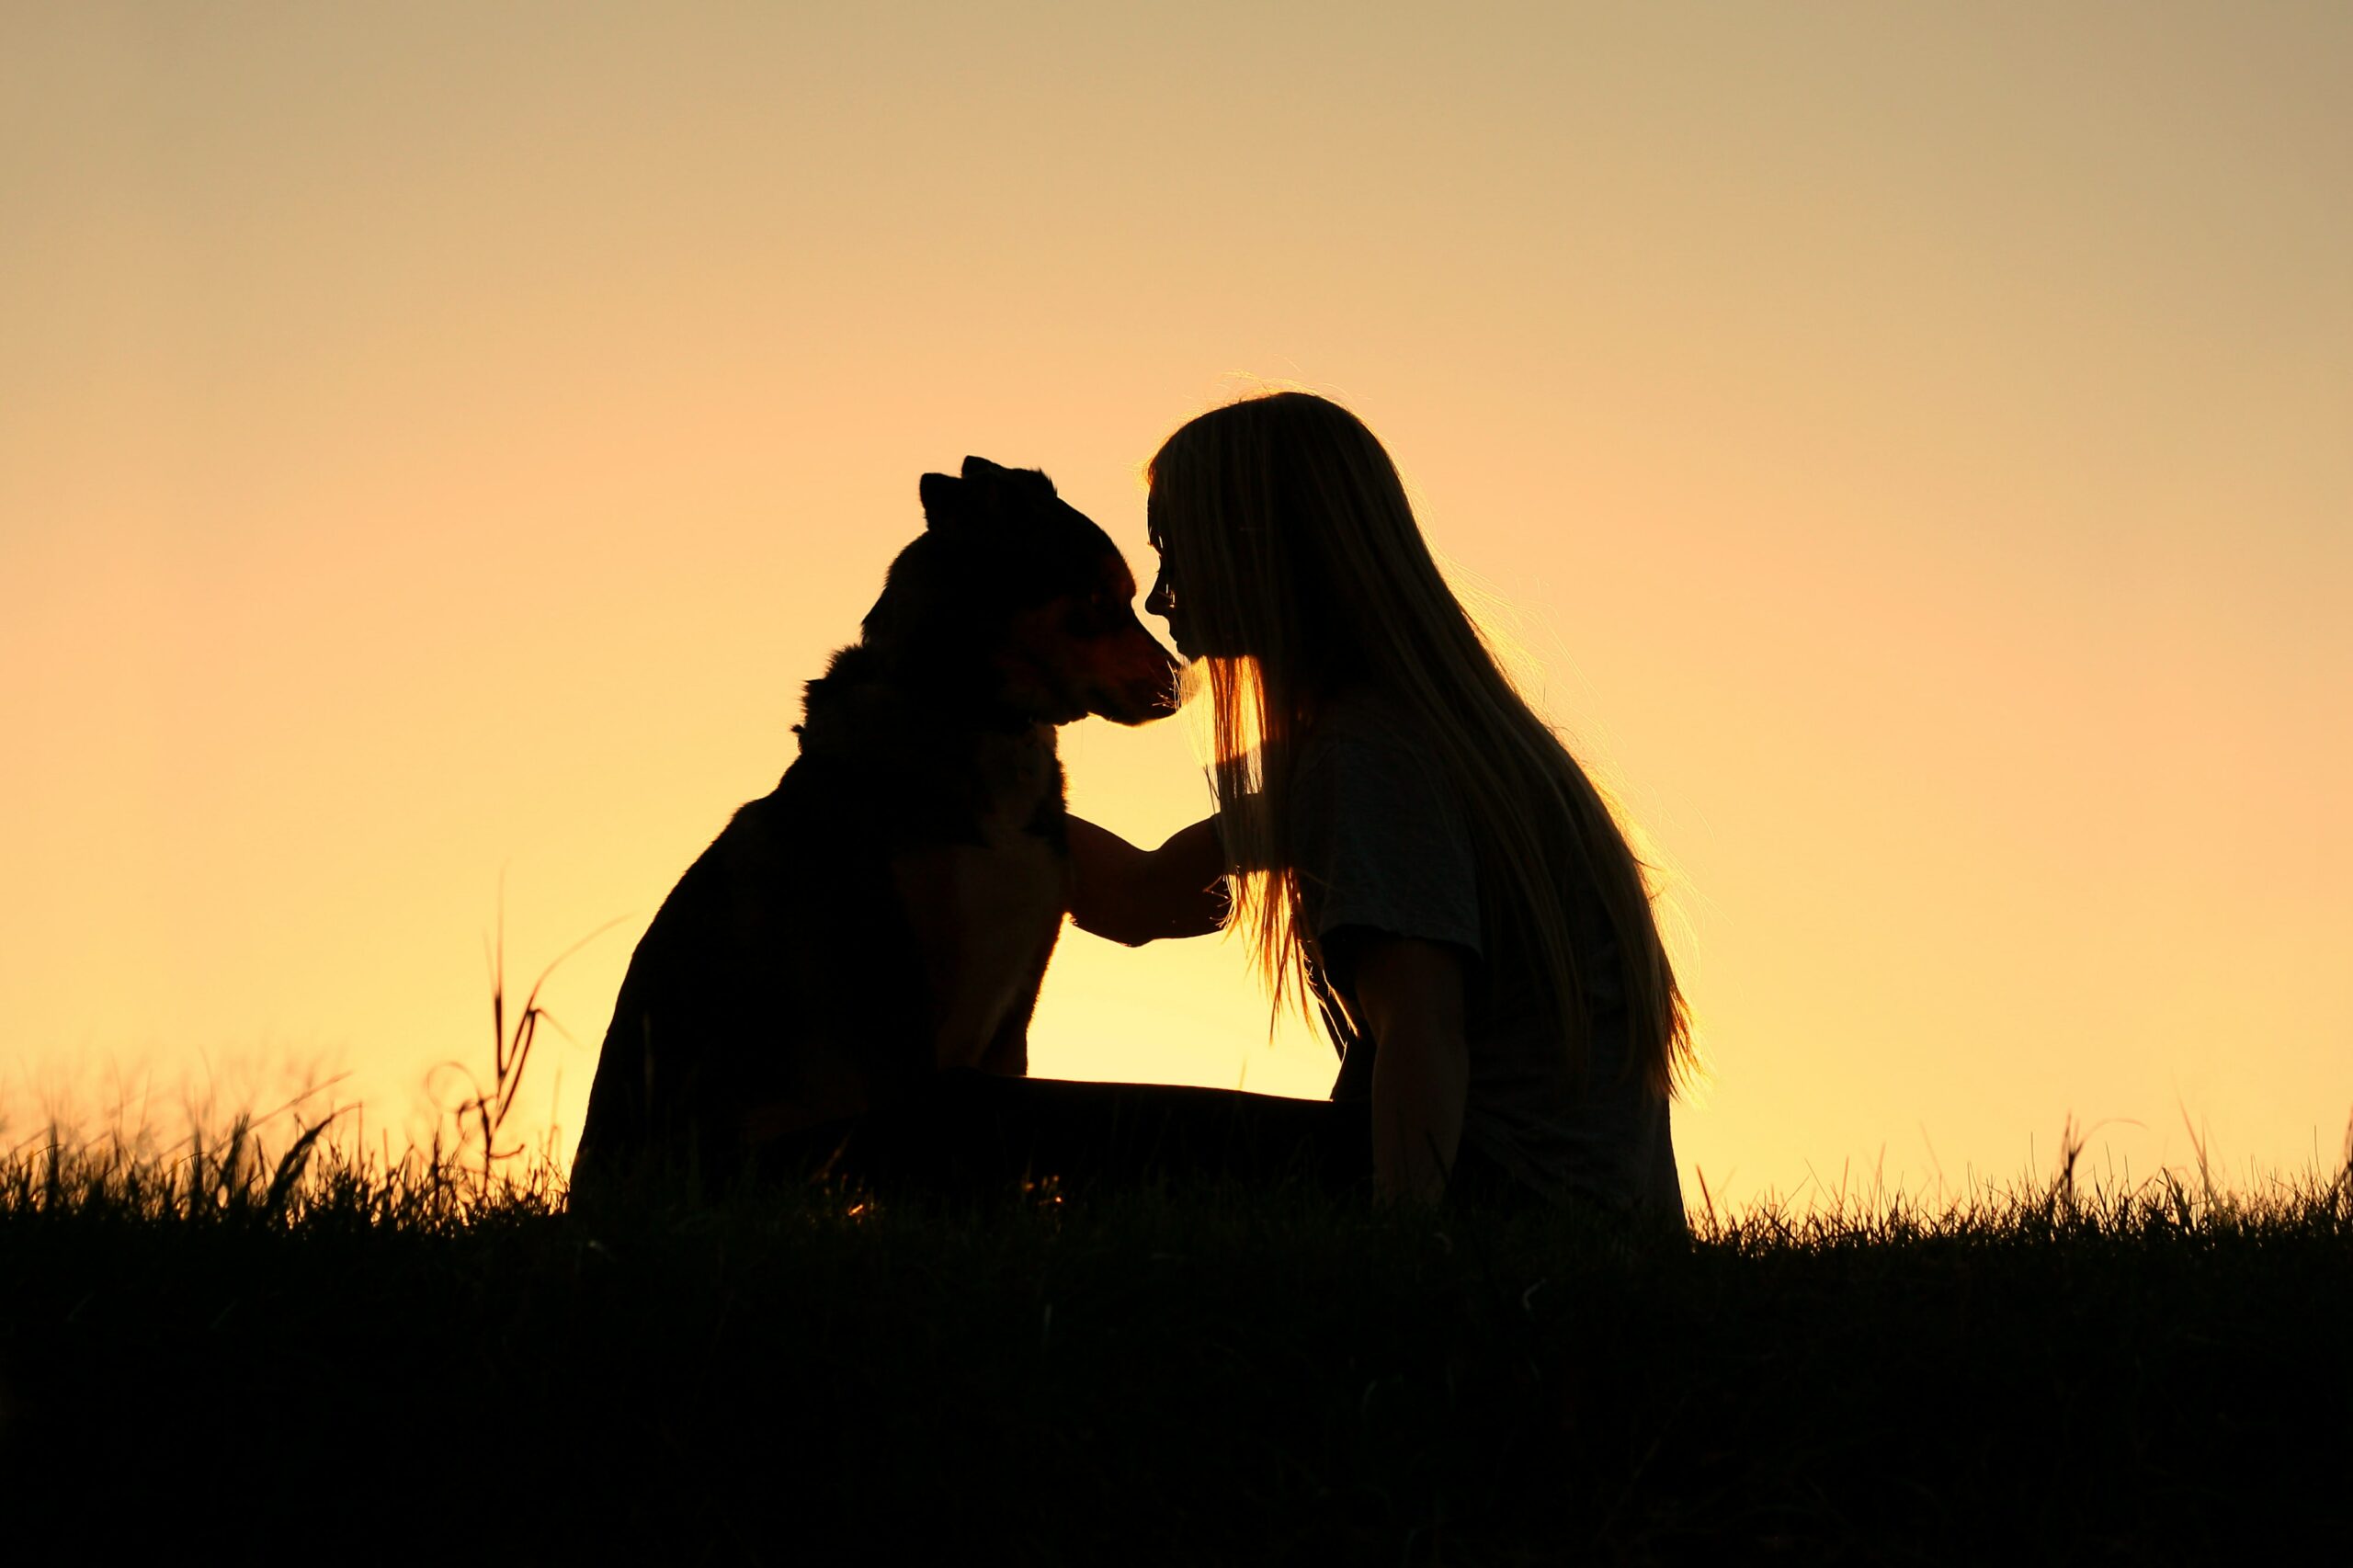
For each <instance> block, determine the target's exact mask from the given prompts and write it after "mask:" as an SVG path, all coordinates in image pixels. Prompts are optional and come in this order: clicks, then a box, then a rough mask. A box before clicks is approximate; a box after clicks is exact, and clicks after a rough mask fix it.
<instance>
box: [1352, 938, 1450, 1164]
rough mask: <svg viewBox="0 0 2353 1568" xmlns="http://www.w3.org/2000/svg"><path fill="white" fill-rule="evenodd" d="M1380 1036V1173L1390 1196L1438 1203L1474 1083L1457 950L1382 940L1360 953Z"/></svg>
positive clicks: (1360, 977) (1360, 978) (1358, 968)
mask: <svg viewBox="0 0 2353 1568" xmlns="http://www.w3.org/2000/svg"><path fill="white" fill-rule="evenodd" d="M1354 957H1355V977H1356V1001H1357V1010H1358V1012H1359V1013H1361V1014H1362V1015H1363V1018H1362V1022H1363V1024H1364V1028H1365V1032H1366V1033H1367V1034H1368V1035H1370V1037H1371V1040H1372V1044H1373V1058H1372V1179H1373V1186H1374V1188H1375V1189H1376V1190H1377V1191H1378V1192H1379V1194H1380V1196H1381V1198H1382V1199H1384V1200H1386V1201H1389V1202H1411V1203H1435V1202H1437V1201H1438V1199H1439V1198H1440V1197H1441V1196H1443V1195H1444V1193H1445V1191H1446V1177H1447V1173H1448V1172H1449V1171H1450V1170H1452V1169H1453V1168H1454V1156H1455V1153H1456V1151H1457V1150H1458V1149H1460V1148H1461V1144H1462V1104H1463V1101H1464V1099H1465V1098H1466V1097H1467V1096H1468V1095H1469V1093H1470V1087H1471V1051H1470V1047H1469V1045H1468V1044H1467V1043H1466V1041H1465V1039H1464V1036H1463V1023H1462V960H1461V958H1460V957H1459V956H1457V954H1456V953H1455V950H1454V949H1451V948H1449V947H1446V946H1443V945H1442V944H1439V943H1437V942H1424V941H1418V940H1415V939H1414V938H1411V937H1389V936H1379V937H1371V938H1370V939H1369V940H1367V941H1366V942H1365V943H1364V945H1363V947H1362V949H1360V950H1359V951H1358V953H1357V954H1355V955H1354Z"/></svg>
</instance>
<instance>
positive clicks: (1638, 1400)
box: [0, 1143, 2353, 1563]
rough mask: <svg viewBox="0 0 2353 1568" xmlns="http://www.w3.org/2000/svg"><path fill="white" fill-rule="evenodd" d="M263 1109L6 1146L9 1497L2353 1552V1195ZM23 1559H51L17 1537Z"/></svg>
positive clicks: (1004, 1523)
mask: <svg viewBox="0 0 2353 1568" xmlns="http://www.w3.org/2000/svg"><path fill="white" fill-rule="evenodd" d="M308 1153H310V1154H311V1155H313V1156H314V1157H313V1159H312V1161H311V1163H310V1164H309V1165H308V1166H307V1167H304V1168H302V1169H301V1170H299V1171H298V1170H297V1168H296V1162H287V1163H285V1164H284V1165H278V1164H276V1163H274V1162H273V1161H272V1160H270V1159H267V1158H264V1159H258V1160H257V1159H256V1158H255V1156H254V1152H253V1150H252V1149H251V1147H250V1145H245V1146H243V1147H240V1148H238V1149H235V1150H233V1151H227V1152H221V1151H216V1152H214V1153H210V1154H206V1155H203V1156H201V1157H192V1156H191V1155H190V1154H189V1153H188V1151H186V1150H182V1151H180V1152H179V1153H178V1155H177V1156H176V1159H151V1160H147V1161H143V1162H126V1161H123V1160H120V1159H119V1158H110V1157H108V1156H107V1155H105V1154H103V1153H100V1152H97V1151H85V1152H83V1153H80V1154H78V1155H74V1154H63V1153H49V1152H47V1151H44V1150H43V1149H42V1148H41V1147H40V1145H39V1144H38V1143H36V1144H35V1145H33V1146H30V1147H28V1148H26V1149H24V1150H20V1151H19V1152H18V1153H17V1154H16V1155H15V1156H13V1158H12V1159H11V1160H10V1161H9V1162H8V1163H7V1165H6V1169H5V1173H0V1400H4V1401H5V1403H4V1404H0V1421H4V1422H5V1427H0V1444H4V1445H5V1450H6V1451H5V1455H0V1460H5V1465H4V1466H0V1486H5V1488H6V1494H7V1496H6V1518H5V1528H6V1535H7V1537H8V1538H9V1539H12V1540H15V1541H16V1542H17V1543H20V1546H21V1545H27V1544H33V1543H38V1542H40V1541H41V1540H43V1539H44V1538H47V1539H49V1540H58V1541H61V1542H62V1543H63V1545H65V1546H66V1547H67V1548H68V1550H69V1551H70V1552H71V1554H72V1555H73V1556H74V1557H75V1558H76V1559H87V1560H100V1559H105V1558H110V1557H113V1556H115V1555H118V1554H119V1553H121V1552H124V1551H128V1550H131V1549H133V1548H137V1547H144V1548H146V1549H148V1550H154V1551H166V1552H169V1553H170V1554H171V1555H173V1556H175V1557H191V1558H194V1559H197V1560H207V1561H209V1560H213V1559H215V1558H220V1557H228V1556H234V1557H239V1558H244V1559H248V1560H251V1559H256V1558H259V1559H265V1560H278V1559H284V1558H291V1557H302V1558H317V1559H322V1560H328V1561H336V1560H352V1559H357V1560H363V1561H368V1560H388V1559H392V1558H401V1559H405V1560H410V1561H433V1560H438V1559H442V1558H448V1559H451V1560H467V1561H503V1562H512V1561H521V1562H538V1561H551V1560H558V1559H567V1558H568V1559H574V1560H599V1561H601V1560H605V1559H608V1558H612V1557H616V1556H627V1557H635V1558H638V1559H641V1560H651V1561H665V1562H669V1561H676V1562H737V1561H787V1560H790V1561H807V1562H837V1561H855V1560H865V1559H875V1560H896V1559H899V1558H902V1557H906V1556H909V1555H911V1554H912V1555H915V1556H916V1560H918V1561H920V1560H923V1558H926V1557H929V1558H949V1559H951V1560H955V1561H975V1562H992V1561H1022V1562H1183V1563H1222V1562H1376V1563H1388V1562H1399V1563H1415V1562H1457V1563H1485V1562H1564V1561H1582V1560H1594V1561H1601V1562H1654V1561H1754V1560H1779V1561H1791V1562H1824V1561H1866V1562H1912V1561H1926V1562H1949V1561H1964V1562H1995V1561H2010V1560H2018V1559H2023V1560H2028V1561H2035V1562H2057V1561H2069V1562H2079V1561H2084V1560H2092V1561H2119V1562H2153V1561H2225V1560H2244V1559H2249V1558H2250V1557H2252V1558H2255V1559H2260V1558H2263V1557H2267V1556H2269V1555H2272V1554H2274V1553H2276V1552H2284V1551H2291V1550H2294V1549H2296V1548H2298V1547H2300V1546H2302V1547H2309V1548H2310V1549H2312V1550H2313V1551H2316V1552H2317V1553H2318V1555H2317V1556H2316V1557H2314V1558H2313V1560H2315V1561H2343V1560H2344V1558H2345V1555H2346V1554H2347V1551H2353V1506H2349V1505H2348V1502H2347V1493H2348V1491H2353V1437H2348V1427H2349V1426H2353V1350H2348V1335H2349V1334H2353V1187H2348V1184H2347V1182H2345V1181H2344V1180H2342V1179H2339V1180H2337V1181H2336V1182H2335V1183H2333V1184H2331V1183H2320V1182H2315V1183H2312V1184H2308V1185H2307V1186H2306V1187H2304V1188H2302V1190H2300V1191H2296V1192H2282V1193H2280V1194H2278V1195H2276V1196H2274V1197H2273V1198H2270V1199H2266V1200H2263V1201H2260V1202H2256V1201H2245V1200H2234V1199H2228V1198H2223V1197H2218V1196H2216V1195H2212V1194H2209V1193H2204V1192H2196V1191H2185V1190H2183V1189H2181V1188H2180V1187H2175V1186H2169V1185H2164V1184H2160V1185H2157V1186H2153V1187H2143V1188H2142V1189H2140V1190H2139V1191H2138V1192H2137V1193H2135V1194H2132V1195H2131V1196H2123V1197H2120V1196H2109V1197H2097V1196H2086V1197H2083V1198H2080V1199H2078V1198H2075V1197H2074V1196H2072V1195H2071V1192H2070V1189H2068V1188H2066V1187H2059V1188H2057V1189H2054V1190H2051V1191H2042V1192H2030V1193H2012V1194H2009V1195H2006V1196H2000V1195H1995V1196H1988V1197H1985V1198H1983V1199H1979V1200H1977V1201H1976V1202H1974V1203H1973V1204H1970V1205H1965V1206H1962V1207H1960V1208H1957V1209H1952V1210H1945V1211H1942V1212H1939V1213H1937V1214H1933V1215H1929V1214H1922V1213H1917V1212H1915V1211H1912V1210H1907V1209H1905V1208H1904V1207H1903V1206H1902V1205H1900V1204H1898V1205H1893V1206H1888V1205H1882V1206H1881V1207H1879V1208H1877V1209H1873V1210H1849V1211H1848V1212H1847V1214H1846V1215H1845V1216H1843V1217H1835V1218H1826V1219H1814V1220H1811V1221H1797V1220H1793V1219H1790V1218H1788V1217H1785V1216H1778V1215H1775V1214H1773V1213H1770V1212H1765V1213H1759V1214H1754V1215H1751V1216H1749V1217H1747V1218H1745V1219H1743V1220H1741V1221H1738V1222H1736V1223H1730V1224H1719V1225H1716V1226H1713V1227H1711V1228H1709V1229H1707V1230H1706V1231H1705V1232H1704V1233H1702V1234H1701V1235H1699V1237H1698V1238H1697V1239H1695V1241H1694V1242H1693V1243H1692V1244H1690V1245H1689V1246H1688V1248H1687V1247H1675V1246H1670V1245H1662V1244H1657V1243H1656V1242H1655V1241H1652V1240H1646V1239H1643V1238H1637V1237H1633V1236H1630V1235H1627V1234H1624V1233H1620V1232H1618V1231H1615V1230H1613V1229H1612V1228H1610V1227H1609V1226H1608V1225H1606V1224H1602V1223H1597V1222H1595V1221H1589V1220H1581V1219H1579V1218H1578V1217H1575V1216H1519V1217H1514V1218H1503V1217H1495V1216H1483V1215H1478V1214H1459V1213H1458V1214H1442V1215H1429V1216H1420V1217H1382V1216H1376V1215H1374V1214H1371V1213H1370V1212H1363V1211H1358V1210H1337V1209H1335V1208H1334V1207H1333V1206H1332V1205H1331V1204H1330V1203H1329V1202H1327V1201H1319V1200H1315V1199H1310V1198H1307V1197H1305V1196H1303V1195H1300V1194H1285V1193H1274V1194H1265V1193H1260V1194H1237V1193H1231V1192H1228V1193H1222V1194H1221V1193H1206V1194H1176V1193H1166V1192H1160V1193H1131V1194H1127V1195H1104V1194H1097V1195H1088V1194H1085V1193H1060V1192H1056V1191H1052V1190H1047V1191H1036V1190H1032V1191H1029V1192H1028V1193H1007V1194H1003V1195H1000V1196H997V1197H995V1198H992V1199H988V1200H986V1201H965V1202H962V1203H949V1204H943V1203H938V1202H931V1203H926V1202H919V1201H915V1200H900V1201H875V1200H871V1199H869V1200H867V1201H864V1202H861V1201H860V1200H859V1199H858V1196H857V1195H851V1194H842V1193H824V1192H814V1193H807V1194H799V1195H795V1194H780V1195H772V1196H770V1197H768V1198H767V1199H761V1200H759V1201H738V1202H734V1203H732V1204H729V1205H725V1206H720V1207H706V1206H695V1205H690V1204H687V1203H684V1202H681V1201H665V1200H661V1199H655V1198H653V1197H648V1198H646V1199H644V1200H643V1201H642V1202H640V1203H636V1204H634V1205H631V1206H627V1207H622V1208H618V1209H614V1210H609V1211H607V1212H603V1213H601V1214H597V1215H596V1216H593V1217H585V1216H576V1215H568V1214H566V1213H565V1212H563V1206H562V1204H561V1202H560V1201H559V1200H557V1199H556V1198H555V1197H554V1195H553V1194H552V1192H551V1189H550V1188H549V1187H546V1186H544V1185H541V1186H538V1187H533V1186H531V1185H529V1184H525V1185H522V1186H519V1187H506V1188H505V1189H504V1190H503V1191H502V1192H500V1193H499V1194H498V1195H497V1196H495V1197H493V1198H489V1199H484V1198H483V1196H482V1194H481V1191H480V1189H479V1187H478V1186H476V1185H474V1184H472V1183H470V1181H469V1180H468V1179H467V1178H466V1177H465V1176H463V1175H462V1173H460V1172H458V1171H455V1170H452V1169H449V1168H447V1167H443V1168H438V1169H437V1168H432V1167H430V1166H428V1165H417V1164H412V1165H409V1166H407V1167H405V1168H404V1169H403V1170H401V1171H397V1172H386V1171H384V1170H383V1169H381V1167H377V1168H373V1169H369V1170H363V1169H360V1168H358V1167H356V1166H354V1165H351V1164H349V1163H348V1162H345V1161H341V1160H339V1159H338V1158H337V1157H336V1156H334V1155H333V1154H331V1153H326V1152H324V1151H322V1150H316V1149H313V1150H310V1151H308ZM10 1555H11V1557H12V1559H13V1560H14V1561H17V1562H33V1561H36V1560H47V1559H46V1557H45V1556H40V1557H38V1558H37V1557H36V1556H35V1555H29V1554H26V1555H20V1554H18V1553H17V1552H11V1553H10Z"/></svg>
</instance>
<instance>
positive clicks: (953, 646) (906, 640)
mask: <svg viewBox="0 0 2353 1568" xmlns="http://www.w3.org/2000/svg"><path fill="white" fill-rule="evenodd" d="M922 494H923V512H924V535H923V537H922V538H921V539H918V540H915V543H913V544H911V545H909V546H908V547H907V548H906V549H905V550H904V551H901V552H900V554H899V558H898V559H897V560H896V561H894V562H892V563H891V574H890V577H889V580H888V581H887V582H886V583H885V585H884V586H883V590H882V597H881V599H879V600H878V601H876V603H875V606H874V608H873V609H872V610H871V611H870V612H869V613H868V615H867V617H866V624H865V628H864V639H865V642H866V643H867V644H868V645H869V646H870V647H882V648H895V649H898V650H900V651H902V652H917V651H920V652H921V653H924V654H926V655H938V656H944V657H945V658H946V659H948V660H949V661H951V662H952V663H954V664H955V665H959V666H961V667H965V668H972V669H975V670H985V672H986V673H987V675H988V676H989V678H990V679H991V680H992V682H993V687H992V689H991V692H990V696H991V697H992V698H993V699H995V700H996V701H998V702H1001V703H1003V704H1005V705H1006V706H1007V707H1011V708H1014V709H1017V710H1019V711H1021V712H1023V713H1026V714H1029V715H1031V716H1034V717H1036V718H1038V719H1040V720H1043V721H1044V722H1048V723H1051V724H1067V723H1069V722H1072V721H1073V720H1075V719H1078V718H1081V717H1083V716H1085V715H1086V714H1089V713H1097V714H1100V715H1102V716H1103V717H1104V718H1106V719H1109V720H1112V721H1114V722H1119V723H1121V724H1141V723H1143V722H1147V721H1149V720H1153V719H1160V718H1165V717H1166V716H1167V715H1168V714H1170V713H1173V712H1175V711H1176V656H1175V655H1174V654H1172V653H1169V652H1168V650H1167V649H1165V648H1164V647H1162V646H1161V645H1160V643H1159V642H1158V641H1157V640H1155V639H1154V637H1153V635H1152V633H1151V632H1149V631H1145V630H1144V628H1143V623H1142V621H1140V620H1138V619H1136V612H1135V597H1136V581H1135V577H1134V575H1133V574H1131V573H1130V572H1129V570H1128V563H1127V562H1126V561H1125V560H1124V559H1122V558H1121V556H1120V551H1119V547H1118V546H1117V545H1114V544H1113V543H1112V542H1111V540H1110V536H1109V535H1108V534H1106V533H1105V532H1104V531H1103V530H1102V529H1101V528H1097V526H1096V525H1095V523H1094V521H1093V520H1092V519H1091V518H1089V517H1086V514H1084V513H1082V512H1080V511H1078V510H1077V509H1076V508H1074V507H1073V506H1071V505H1070V504H1069V503H1068V502H1066V501H1064V500H1063V499H1062V498H1061V497H1060V496H1059V495H1057V494H1054V485H1053V482H1052V481H1051V480H1050V479H1048V478H1047V477H1046V476H1045V475H1044V474H1042V473H1040V472H1038V471H1037V470H1035V469H1011V468H999V467H998V466H997V465H996V464H995V463H993V462H990V461H988V460H985V459H983V458H966V459H965V460H964V467H963V472H961V474H959V475H949V474H945V473H926V474H925V475H924V476H923V483H922ZM929 662H931V659H930V658H926V663H929Z"/></svg>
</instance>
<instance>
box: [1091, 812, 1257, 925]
mask: <svg viewBox="0 0 2353 1568" xmlns="http://www.w3.org/2000/svg"><path fill="white" fill-rule="evenodd" d="M1070 858H1071V862H1072V865H1073V868H1074V870H1075V871H1076V881H1077V886H1076V887H1075V888H1074V890H1073V892H1072V896H1071V911H1070V914H1071V918H1072V919H1073V920H1075V921H1076V922H1078V928H1079V929H1080V930H1082V931H1092V932H1093V933H1094V934H1095V935H1097V936H1098V937H1109V938H1110V939H1111V940H1113V941H1115V942H1124V943H1126V944H1127V945H1128V946H1129V947H1131V948H1135V947H1142V945H1143V944H1144V943H1146V942H1149V941H1152V940H1154V938H1156V937H1205V936H1207V935H1208V934H1209V933H1211V931H1214V930H1216V929H1217V928H1218V927H1220V926H1223V925H1224V924H1225V904H1226V898H1225V851H1224V849H1223V848H1222V846H1220V845H1219V843H1218V836H1217V819H1216V818H1215V817H1205V818H1203V819H1202V820H1201V821H1199V822H1197V823H1195V824H1193V825H1192V826H1190V827H1188V828H1186V829H1184V830H1183V831H1182V832H1180V833H1178V834H1177V835H1176V836H1175V837H1173V838H1171V839H1170V840H1169V841H1168V842H1167V843H1165V844H1164V845H1162V846H1160V847H1159V848H1157V849H1139V848H1137V847H1136V846H1134V845H1132V844H1130V843H1129V842H1128V841H1127V840H1126V839H1124V838H1121V837H1120V835H1118V834H1116V833H1111V832H1108V831H1106V830H1105V829H1103V828H1099V827H1097V826H1096V825H1095V824H1093V823H1091V822H1088V821H1086V820H1085V819H1084V818H1081V817H1072V818H1071V819H1070Z"/></svg>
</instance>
